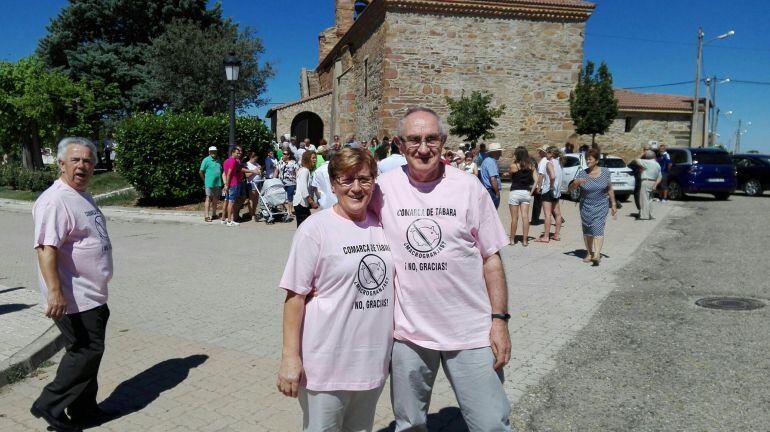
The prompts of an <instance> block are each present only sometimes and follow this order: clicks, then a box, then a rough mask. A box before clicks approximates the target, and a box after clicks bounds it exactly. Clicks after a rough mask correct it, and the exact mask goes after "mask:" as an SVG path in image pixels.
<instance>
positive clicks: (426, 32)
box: [380, 11, 585, 166]
mask: <svg viewBox="0 0 770 432" xmlns="http://www.w3.org/2000/svg"><path fill="white" fill-rule="evenodd" d="M385 21H386V28H387V29H388V31H387V40H386V44H385V61H384V69H383V84H382V86H383V90H382V94H383V97H382V105H381V106H382V112H381V113H380V117H381V122H382V126H381V129H383V130H384V131H387V132H388V133H389V134H392V133H393V132H395V129H396V128H397V126H398V119H399V118H400V116H401V115H402V114H403V112H404V111H405V110H406V109H407V108H409V107H411V106H415V105H424V106H428V107H431V108H433V109H435V110H436V111H437V112H438V113H439V114H440V115H441V116H443V117H446V116H447V115H448V107H447V105H446V102H445V99H444V97H445V96H451V97H459V96H460V95H461V94H462V92H463V91H465V92H466V94H469V93H470V92H471V91H473V90H485V91H489V92H491V93H492V94H493V95H494V98H493V102H492V103H493V105H500V104H505V105H506V106H507V109H506V112H505V114H504V116H503V117H501V118H500V119H498V122H499V124H500V125H499V126H498V127H497V128H496V129H495V131H494V132H495V134H496V138H494V139H493V140H491V141H495V142H499V143H501V144H502V145H503V148H504V152H503V160H502V161H501V166H507V164H508V161H509V160H510V159H511V158H512V155H513V149H514V148H515V147H516V146H518V145H524V146H527V147H528V148H530V149H534V148H535V147H538V146H540V145H543V144H549V145H559V146H561V145H563V144H564V141H565V140H566V138H567V137H568V136H569V135H571V134H572V133H573V125H572V121H571V120H570V117H569V102H568V98H569V92H570V90H572V89H573V88H574V86H575V83H576V82H577V79H578V74H579V69H580V65H581V64H582V61H583V39H584V29H585V23H582V22H565V23H554V22H546V21H534V20H524V19H505V18H491V17H484V18H481V17H473V16H456V15H453V16H445V15H434V14H416V13H408V12H403V11H388V13H387V15H386V18H385ZM461 142H462V139H461V138H460V137H454V136H452V137H450V139H449V142H448V146H449V147H455V146H457V145H458V144H460V143H461Z"/></svg>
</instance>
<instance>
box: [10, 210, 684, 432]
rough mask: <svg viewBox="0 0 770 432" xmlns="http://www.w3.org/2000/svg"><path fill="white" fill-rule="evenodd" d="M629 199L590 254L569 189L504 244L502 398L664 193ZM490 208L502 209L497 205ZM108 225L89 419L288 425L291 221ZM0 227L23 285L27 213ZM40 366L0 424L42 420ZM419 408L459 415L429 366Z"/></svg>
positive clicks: (438, 417) (564, 336) (180, 425)
mask: <svg viewBox="0 0 770 432" xmlns="http://www.w3.org/2000/svg"><path fill="white" fill-rule="evenodd" d="M630 207H632V205H628V206H626V207H625V208H624V209H623V210H622V211H621V214H620V216H619V218H618V220H617V221H612V220H610V221H609V224H608V231H607V234H608V241H607V246H606V248H605V253H606V257H605V259H604V260H603V261H602V265H601V266H600V267H590V266H586V265H585V264H583V263H582V262H581V260H580V258H579V257H576V256H575V251H576V250H578V249H580V248H582V238H581V236H580V234H579V232H580V227H579V223H578V221H579V217H578V215H577V209H576V207H575V206H574V205H572V204H570V203H565V205H564V212H565V218H566V219H567V225H566V227H565V230H564V233H563V235H562V237H563V240H562V241H561V242H558V243H551V244H550V245H540V244H535V243H532V244H531V245H530V246H529V247H528V248H523V247H521V246H515V247H507V248H505V249H504V251H503V254H502V255H503V260H504V263H505V268H506V273H507V276H508V280H509V286H510V304H511V307H510V310H511V313H512V314H513V316H514V317H513V319H512V320H511V322H510V325H509V327H510V331H511V335H512V342H513V359H512V361H511V363H510V364H509V365H508V366H507V367H506V383H505V388H506V392H507V393H508V395H509V398H510V399H511V400H512V401H513V402H516V401H518V399H519V398H520V397H521V395H522V394H524V391H525V390H526V389H527V388H528V386H530V385H533V384H536V383H537V382H538V381H539V379H540V378H541V377H542V376H544V375H546V374H547V373H549V372H550V371H551V370H552V368H553V366H554V364H555V362H554V357H555V355H556V353H557V352H559V350H560V349H561V348H562V347H563V346H564V345H565V344H566V343H568V342H569V341H570V340H572V338H573V337H574V335H575V334H576V333H577V332H578V331H579V330H580V329H581V328H582V327H583V326H584V325H585V324H586V323H588V321H589V319H590V317H591V316H592V314H593V313H594V311H595V310H596V309H597V307H598V306H599V305H600V304H601V302H602V301H603V300H604V298H605V297H606V296H607V294H609V293H610V292H611V291H612V290H613V289H615V288H616V282H615V279H614V276H613V272H614V271H617V270H619V269H621V268H622V267H623V266H624V265H625V264H626V263H627V262H628V261H629V260H630V258H631V256H632V254H633V252H634V251H635V250H636V248H637V246H638V245H639V244H641V243H642V242H643V241H644V239H645V238H646V236H647V235H648V234H649V233H650V232H651V231H652V230H653V229H654V228H655V227H656V226H657V224H658V223H660V222H661V221H662V220H663V219H664V218H665V216H666V214H667V213H669V212H671V211H675V210H676V209H677V207H678V205H677V204H671V205H667V206H665V207H664V206H661V207H660V208H659V209H658V210H659V211H658V216H659V219H658V220H656V221H652V222H634V220H633V218H631V217H630V216H629V213H630V212H631V210H630ZM501 217H502V219H503V220H504V222H505V223H508V220H509V217H508V215H507V209H501ZM109 231H110V235H111V238H112V241H113V247H114V254H115V265H116V267H115V279H114V280H113V283H112V284H111V287H110V289H111V293H110V308H111V310H112V316H111V319H110V324H109V326H108V338H107V352H106V355H105V358H104V361H103V363H102V370H101V373H100V394H99V398H100V399H104V400H106V405H107V406H109V407H113V408H118V409H120V410H121V411H122V412H124V413H125V415H124V416H122V417H121V418H120V419H118V420H115V421H113V422H110V423H107V424H105V425H103V426H102V427H101V428H99V430H113V431H142V432H145V431H176V430H179V431H182V430H184V431H219V430H222V431H227V430H232V431H245V430H259V431H271V430H275V431H287V430H296V429H298V427H299V424H300V409H299V406H298V404H297V403H296V401H295V400H292V399H287V398H284V397H282V396H280V395H279V394H278V393H277V391H276V390H275V388H274V383H275V374H276V370H277V365H278V361H279V359H280V322H281V319H280V318H281V305H282V301H283V293H282V292H281V291H280V290H278V289H277V288H276V286H277V283H278V280H279V278H280V275H281V272H282V269H283V264H284V260H285V258H286V256H287V254H288V248H289V244H290V240H291V236H292V233H293V232H294V227H293V225H280V224H276V225H273V226H269V227H268V226H265V225H264V224H259V225H257V224H254V223H251V224H248V225H243V226H241V227H238V228H226V227H222V226H221V225H202V224H189V223H188V224H154V223H147V222H143V221H135V222H126V221H121V220H119V219H110V221H109ZM0 232H3V233H4V235H5V234H7V237H5V236H4V240H3V241H4V244H3V248H0V263H2V264H0V276H2V277H6V278H7V280H8V282H7V283H6V285H9V284H10V285H9V286H35V285H34V284H35V278H34V271H33V269H34V267H33V263H34V255H33V251H32V250H31V249H30V247H29V241H30V240H29V239H30V238H31V223H30V219H29V215H28V213H23V212H13V211H4V210H3V209H2V208H0ZM532 233H533V234H538V233H539V227H533V230H532ZM6 238H7V240H6ZM6 242H7V243H6ZM6 244H7V245H8V246H6ZM225 245H226V246H225ZM54 361H56V358H54ZM53 372H54V369H53V367H48V368H43V369H41V370H39V371H38V374H37V376H34V377H30V378H28V379H26V380H24V381H22V382H19V383H17V384H15V385H13V386H10V387H7V388H4V389H2V390H0V399H2V403H0V430H13V431H17V430H18V431H26V430H40V429H41V426H42V424H43V423H42V421H40V420H37V419H34V418H32V417H31V416H30V415H29V413H28V411H27V410H28V408H29V405H30V403H31V401H32V400H33V399H34V397H35V396H36V395H37V394H38V393H39V392H40V389H41V387H42V386H43V385H44V384H45V383H46V382H47V381H49V380H50V379H51V375H52V374H53ZM431 413H432V415H431V425H432V427H431V429H432V430H439V429H441V430H463V429H464V427H463V423H462V420H461V418H460V416H459V411H458V409H457V408H456V402H455V399H454V396H453V394H452V391H451V388H450V387H449V385H448V383H447V381H446V379H445V378H444V377H443V375H441V377H440V379H439V380H438V383H437V385H436V390H435V392H434V398H433V402H432V405H431ZM392 418H393V417H392V413H391V411H390V402H389V400H388V397H387V392H385V394H384V396H383V397H382V398H381V399H380V403H379V406H378V410H377V419H376V425H377V427H378V428H386V427H388V426H389V425H390V423H391V421H392Z"/></svg>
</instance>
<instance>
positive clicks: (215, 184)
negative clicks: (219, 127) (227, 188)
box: [198, 146, 222, 222]
mask: <svg viewBox="0 0 770 432" xmlns="http://www.w3.org/2000/svg"><path fill="white" fill-rule="evenodd" d="M198 174H200V176H201V180H203V190H204V192H205V193H206V202H205V204H204V209H203V219H204V220H205V221H206V222H211V220H212V219H213V218H215V217H216V214H217V205H218V204H219V195H220V194H222V162H221V161H220V160H219V158H218V157H217V147H216V146H211V147H209V155H208V156H206V157H205V158H204V159H203V161H202V162H201V167H200V171H198Z"/></svg>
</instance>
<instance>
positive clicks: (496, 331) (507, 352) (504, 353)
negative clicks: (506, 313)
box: [489, 318, 511, 369]
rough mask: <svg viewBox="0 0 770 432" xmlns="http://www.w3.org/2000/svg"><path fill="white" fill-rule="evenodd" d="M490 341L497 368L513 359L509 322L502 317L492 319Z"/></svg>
mask: <svg viewBox="0 0 770 432" xmlns="http://www.w3.org/2000/svg"><path fill="white" fill-rule="evenodd" d="M489 342H490V346H491V347H492V353H493V354H494V355H495V366H494V368H495V369H500V368H502V367H503V366H505V365H506V364H508V362H509V361H510V360H511V336H510V335H509V334H508V323H507V322H505V321H503V320H500V319H496V318H495V319H492V329H491V330H489Z"/></svg>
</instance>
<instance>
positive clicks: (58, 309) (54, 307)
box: [45, 291, 67, 320]
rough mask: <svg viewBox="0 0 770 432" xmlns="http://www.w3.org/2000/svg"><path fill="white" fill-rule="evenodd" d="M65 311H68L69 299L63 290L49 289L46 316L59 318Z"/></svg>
mask: <svg viewBox="0 0 770 432" xmlns="http://www.w3.org/2000/svg"><path fill="white" fill-rule="evenodd" d="M65 312H67V300H65V299H64V294H62V292H61V291H49V292H48V308H47V309H46V311H45V316H47V317H48V318H53V319H55V320H58V319H60V318H61V317H63V316H64V314H65Z"/></svg>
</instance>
